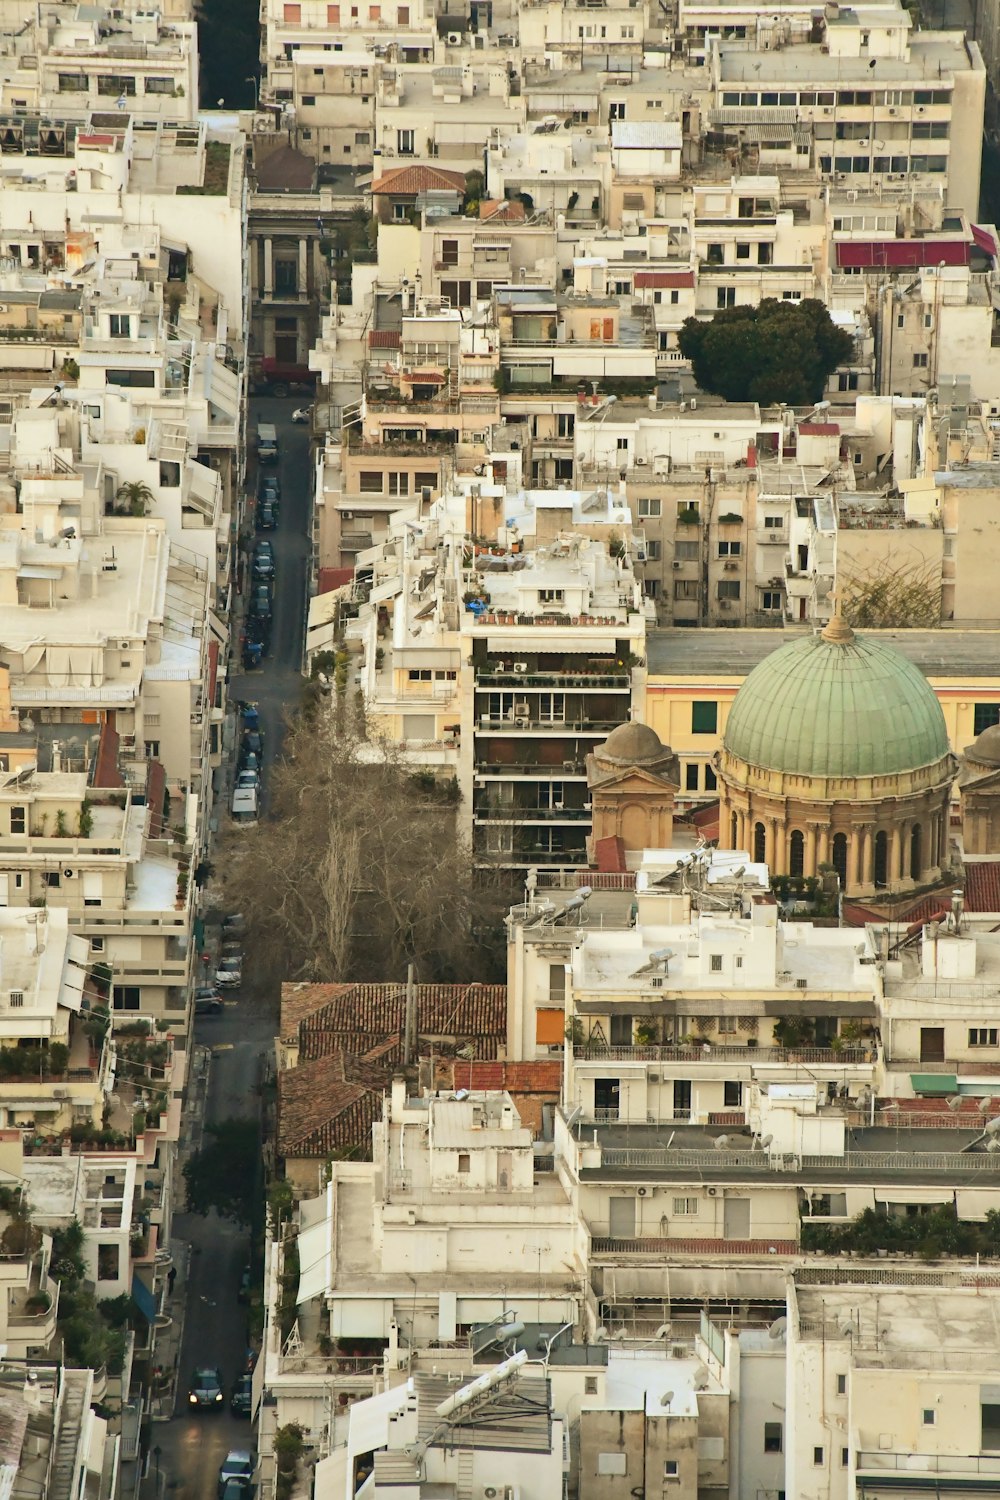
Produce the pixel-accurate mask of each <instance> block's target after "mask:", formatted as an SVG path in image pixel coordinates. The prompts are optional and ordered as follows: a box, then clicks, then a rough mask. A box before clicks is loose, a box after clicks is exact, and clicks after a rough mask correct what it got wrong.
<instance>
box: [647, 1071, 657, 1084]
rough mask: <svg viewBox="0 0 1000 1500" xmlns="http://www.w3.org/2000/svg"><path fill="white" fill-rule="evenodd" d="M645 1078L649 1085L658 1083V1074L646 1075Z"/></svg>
mask: <svg viewBox="0 0 1000 1500" xmlns="http://www.w3.org/2000/svg"><path fill="white" fill-rule="evenodd" d="M646 1078H647V1080H648V1082H649V1083H659V1081H660V1075H659V1073H647V1074H646Z"/></svg>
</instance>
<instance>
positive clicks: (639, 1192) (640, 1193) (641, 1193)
mask: <svg viewBox="0 0 1000 1500" xmlns="http://www.w3.org/2000/svg"><path fill="white" fill-rule="evenodd" d="M648 1193H649V1188H636V1190H635V1196H636V1197H637V1198H645V1197H646V1196H647V1195H648Z"/></svg>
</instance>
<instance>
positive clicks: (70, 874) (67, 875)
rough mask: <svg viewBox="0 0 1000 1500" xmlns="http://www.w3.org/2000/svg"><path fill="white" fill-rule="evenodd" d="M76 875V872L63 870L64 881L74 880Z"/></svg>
mask: <svg viewBox="0 0 1000 1500" xmlns="http://www.w3.org/2000/svg"><path fill="white" fill-rule="evenodd" d="M75 874H76V871H75V870H70V869H66V870H63V879H64V880H72V879H73V876H74V875H75Z"/></svg>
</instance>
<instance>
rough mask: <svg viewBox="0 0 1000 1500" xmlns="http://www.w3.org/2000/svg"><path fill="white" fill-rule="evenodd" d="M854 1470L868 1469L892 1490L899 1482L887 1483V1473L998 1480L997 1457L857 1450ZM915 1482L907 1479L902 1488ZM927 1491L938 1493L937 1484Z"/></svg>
mask: <svg viewBox="0 0 1000 1500" xmlns="http://www.w3.org/2000/svg"><path fill="white" fill-rule="evenodd" d="M857 1469H858V1473H859V1474H860V1473H861V1471H862V1470H864V1469H867V1470H870V1471H871V1472H872V1473H874V1474H876V1475H877V1476H878V1477H879V1479H883V1480H884V1483H885V1485H886V1488H887V1489H896V1488H897V1487H899V1484H900V1481H897V1480H890V1479H888V1478H886V1477H885V1476H887V1475H889V1474H899V1475H904V1474H908V1475H913V1476H915V1475H918V1474H936V1475H937V1476H938V1478H939V1479H944V1478H946V1477H947V1478H955V1479H959V1478H966V1477H969V1476H971V1475H978V1476H986V1475H991V1476H993V1478H994V1481H996V1479H997V1478H1000V1454H986V1453H970V1454H964V1453H912V1452H905V1451H904V1452H899V1453H894V1452H892V1451H889V1450H885V1451H883V1450H879V1451H878V1452H872V1451H870V1450H867V1449H861V1450H860V1451H859V1453H858V1456H857ZM917 1483H918V1481H917V1480H916V1479H911V1480H910V1482H909V1483H907V1482H906V1481H905V1480H904V1481H903V1486H904V1487H905V1488H906V1489H909V1488H910V1487H911V1485H912V1486H914V1487H916V1485H917ZM920 1488H921V1489H923V1488H924V1485H923V1484H920ZM927 1488H928V1489H929V1490H930V1492H931V1493H933V1494H939V1493H940V1490H939V1487H938V1485H937V1484H934V1483H931V1484H930V1485H928V1486H927ZM975 1488H976V1489H982V1490H983V1491H986V1490H995V1489H996V1488H997V1484H996V1482H994V1483H993V1484H986V1485H982V1486H975Z"/></svg>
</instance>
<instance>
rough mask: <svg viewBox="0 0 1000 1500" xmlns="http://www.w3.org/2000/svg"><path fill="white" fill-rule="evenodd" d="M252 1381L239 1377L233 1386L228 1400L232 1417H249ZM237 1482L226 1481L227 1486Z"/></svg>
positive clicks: (245, 1376) (250, 1378) (247, 1376)
mask: <svg viewBox="0 0 1000 1500" xmlns="http://www.w3.org/2000/svg"><path fill="white" fill-rule="evenodd" d="M252 1387H253V1381H252V1377H251V1376H249V1375H241V1376H240V1378H239V1380H237V1382H236V1384H235V1385H234V1386H233V1394H232V1395H231V1396H230V1398H229V1410H230V1411H231V1412H232V1414H233V1416H234V1417H249V1415H250V1409H251V1407H252V1405H253V1389H252ZM239 1482H240V1481H239V1480H238V1479H237V1480H232V1479H231V1480H227V1483H228V1484H239Z"/></svg>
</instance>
